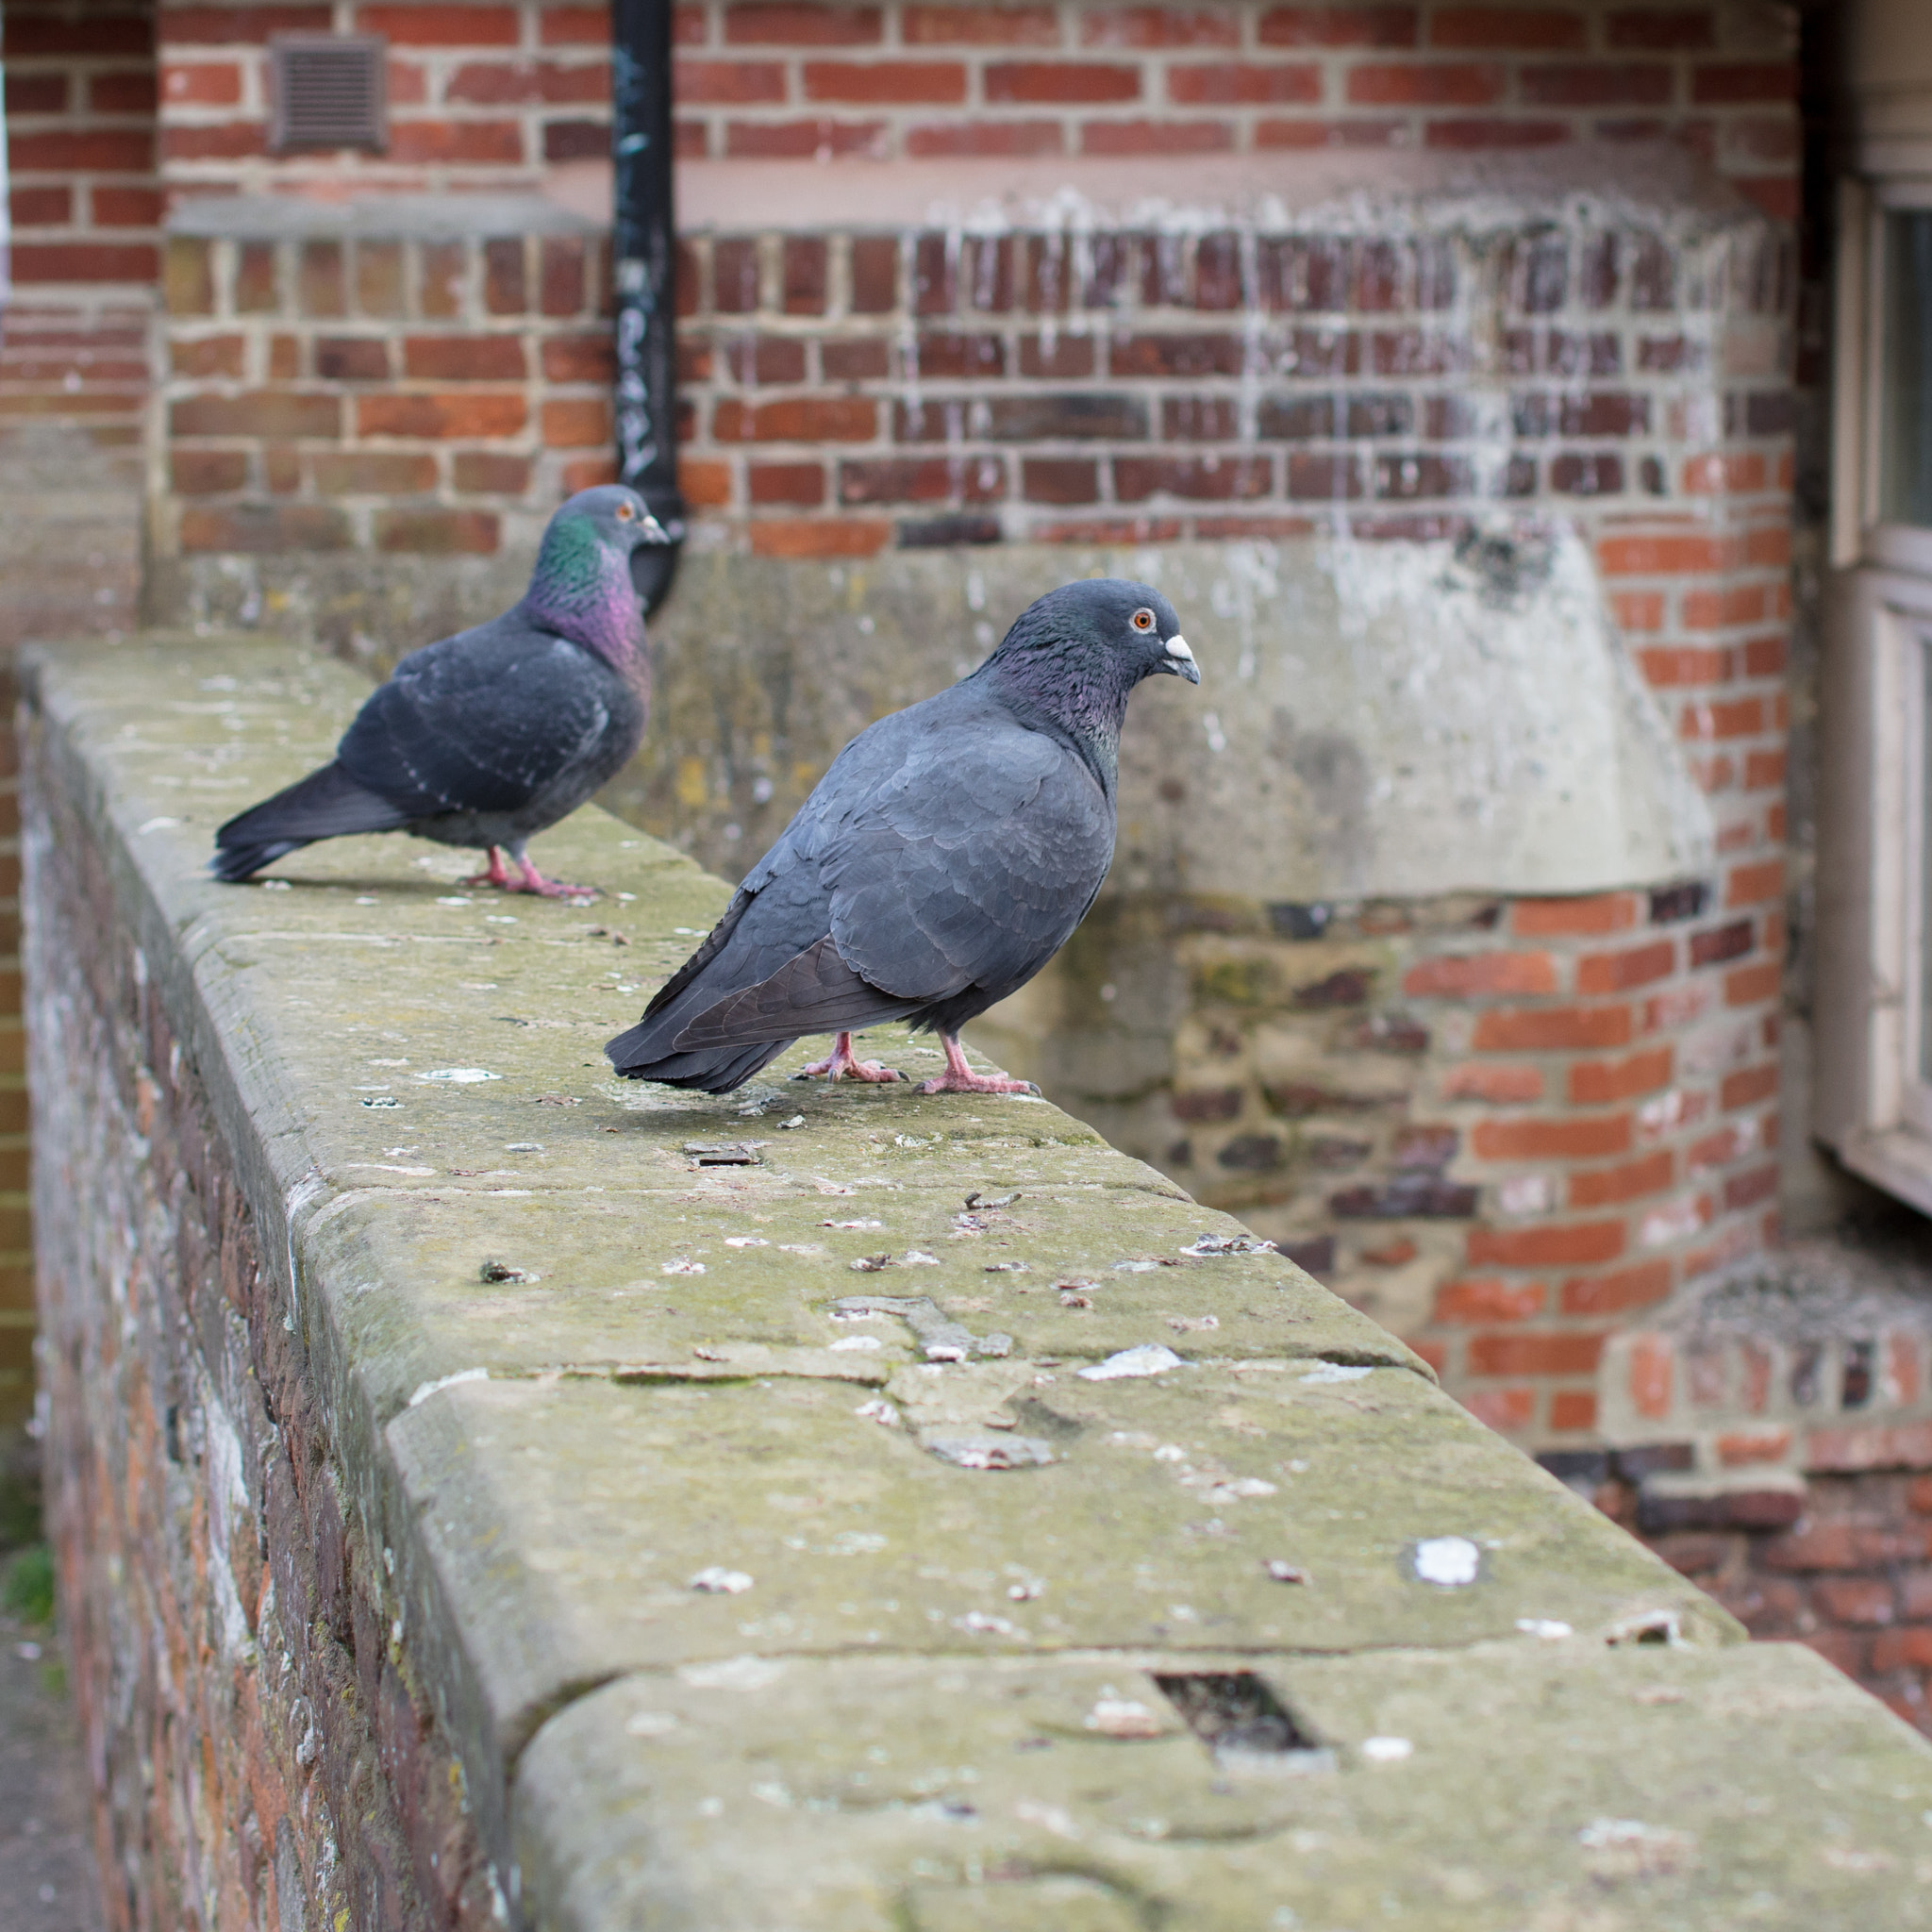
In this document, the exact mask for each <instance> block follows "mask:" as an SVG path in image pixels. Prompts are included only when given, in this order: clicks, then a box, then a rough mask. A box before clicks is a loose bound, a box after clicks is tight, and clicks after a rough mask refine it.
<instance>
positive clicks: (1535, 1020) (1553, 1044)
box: [1473, 1006, 1634, 1053]
mask: <svg viewBox="0 0 1932 1932" xmlns="http://www.w3.org/2000/svg"><path fill="white" fill-rule="evenodd" d="M1633 1030H1634V1028H1633V1015H1632V1012H1631V1009H1630V1008H1628V1007H1627V1006H1607V1007H1518V1008H1502V1009H1495V1010H1491V1011H1489V1012H1485V1013H1481V1014H1479V1015H1478V1016H1477V1019H1476V1025H1475V1034H1474V1041H1473V1043H1474V1047H1475V1050H1476V1051H1477V1052H1478V1053H1561V1052H1566V1051H1585V1052H1587V1051H1590V1050H1591V1049H1593V1048H1594V1049H1601V1048H1605V1047H1618V1046H1627V1045H1628V1044H1629V1043H1630V1038H1631V1034H1632V1032H1633Z"/></svg>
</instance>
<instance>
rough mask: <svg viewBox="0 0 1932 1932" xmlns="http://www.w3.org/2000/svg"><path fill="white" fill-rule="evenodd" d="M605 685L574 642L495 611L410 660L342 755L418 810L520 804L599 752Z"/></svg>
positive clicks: (365, 714) (370, 706)
mask: <svg viewBox="0 0 1932 1932" xmlns="http://www.w3.org/2000/svg"><path fill="white" fill-rule="evenodd" d="M610 716H611V711H610V705H609V702H608V673H606V672H605V671H604V670H603V669H602V667H601V666H600V665H598V664H597V663H596V662H595V661H594V660H593V659H592V658H591V656H590V654H589V653H588V652H586V651H583V650H580V649H579V648H578V647H577V646H576V645H575V644H573V643H571V642H569V641H567V640H565V639H562V638H558V637H554V636H552V635H551V634H550V633H549V632H547V631H536V630H532V629H530V628H528V627H527V626H525V625H522V624H511V623H510V622H509V621H508V620H507V619H499V620H497V622H496V623H494V624H489V625H479V626H478V627H477V628H476V629H475V630H471V631H464V632H463V633H461V635H459V636H458V637H454V638H447V639H445V640H443V641H442V642H441V643H437V644H431V645H429V646H427V647H426V648H425V649H424V650H421V651H417V652H414V653H412V654H411V655H410V656H409V657H408V658H404V659H403V661H402V662H401V663H400V664H399V665H397V666H396V672H395V675H394V676H393V677H391V679H390V681H389V682H388V683H387V684H385V685H383V686H381V687H380V688H379V689H378V690H377V691H375V694H374V696H372V697H371V698H370V700H369V702H368V703H367V704H366V705H364V706H363V708H362V709H361V711H360V713H359V714H358V717H357V719H356V722H355V723H354V724H351V725H350V726H349V728H348V730H347V731H346V732H345V733H344V734H343V736H342V741H341V745H340V746H339V747H338V748H337V752H336V757H337V759H338V761H339V762H340V763H341V765H342V767H343V768H344V770H346V771H347V772H348V773H349V774H350V775H351V776H353V777H354V778H355V779H356V780H357V781H358V783H359V784H362V785H365V786H367V787H368V788H369V790H370V791H374V792H376V793H377V794H378V795H380V796H381V797H383V798H386V799H388V800H390V801H391V803H392V804H393V805H395V806H396V807H397V808H399V809H401V810H403V811H405V812H407V813H408V814H410V815H411V816H412V817H429V816H431V815H433V814H435V813H438V812H444V811H475V812H505V811H515V810H517V809H518V808H520V807H522V806H524V805H525V804H527V803H528V802H529V800H530V799H531V798H533V797H534V796H535V795H536V794H537V793H539V792H540V791H542V790H543V789H544V787H545V786H547V785H548V784H550V783H551V782H552V781H553V780H554V779H555V778H557V776H558V774H560V773H562V772H565V771H567V770H569V769H570V768H571V767H572V766H573V765H574V764H575V763H576V762H577V761H579V760H580V759H583V758H589V757H590V756H591V753H592V751H593V749H594V748H595V746H596V744H597V742H598V741H599V740H600V739H601V738H602V736H603V734H604V732H605V731H606V730H607V729H608V726H609V723H610Z"/></svg>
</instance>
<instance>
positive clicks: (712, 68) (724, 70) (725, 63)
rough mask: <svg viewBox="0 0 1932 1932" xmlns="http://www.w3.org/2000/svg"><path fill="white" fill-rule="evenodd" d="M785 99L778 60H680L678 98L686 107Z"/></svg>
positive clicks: (744, 105) (734, 105)
mask: <svg viewBox="0 0 1932 1932" xmlns="http://www.w3.org/2000/svg"><path fill="white" fill-rule="evenodd" d="M785 98H786V87H785V66H784V63H783V62H782V61H778V60H693V59H691V58H684V59H681V60H679V61H678V63H677V99H678V102H679V104H680V105H681V106H683V107H687V108H748V107H756V106H758V104H759V103H761V102H764V103H770V102H782V101H784V100H785Z"/></svg>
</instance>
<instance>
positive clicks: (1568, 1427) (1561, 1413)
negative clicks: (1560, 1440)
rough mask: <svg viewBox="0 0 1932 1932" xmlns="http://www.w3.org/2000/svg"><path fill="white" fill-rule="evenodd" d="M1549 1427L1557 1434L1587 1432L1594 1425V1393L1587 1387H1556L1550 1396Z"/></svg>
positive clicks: (1580, 1433)
mask: <svg viewBox="0 0 1932 1932" xmlns="http://www.w3.org/2000/svg"><path fill="white" fill-rule="evenodd" d="M1550 1427H1551V1429H1552V1430H1553V1431H1554V1432H1555V1433H1557V1434H1558V1435H1569V1434H1577V1435H1582V1434H1587V1433H1589V1432H1590V1431H1591V1430H1593V1429H1594V1428H1595V1427H1596V1395H1595V1393H1594V1391H1591V1390H1588V1389H1558V1390H1556V1391H1552V1393H1551V1396H1550Z"/></svg>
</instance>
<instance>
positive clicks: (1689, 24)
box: [1605, 7, 1717, 53]
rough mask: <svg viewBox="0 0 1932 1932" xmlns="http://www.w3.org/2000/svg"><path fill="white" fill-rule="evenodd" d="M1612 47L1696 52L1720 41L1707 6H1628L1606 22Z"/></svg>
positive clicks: (1712, 15)
mask: <svg viewBox="0 0 1932 1932" xmlns="http://www.w3.org/2000/svg"><path fill="white" fill-rule="evenodd" d="M1605 29H1606V39H1607V44H1608V45H1609V46H1611V47H1616V48H1622V47H1641V48H1646V49H1651V50H1654V51H1657V52H1659V53H1661V52H1671V53H1676V52H1679V51H1688V52H1696V51H1697V50H1698V49H1700V48H1705V47H1714V46H1715V45H1716V44H1717V27H1716V22H1715V16H1714V14H1713V13H1712V11H1711V9H1710V8H1704V7H1627V8H1620V9H1619V10H1617V11H1616V12H1613V13H1612V14H1610V16H1609V17H1608V19H1607V22H1606V23H1605Z"/></svg>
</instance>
